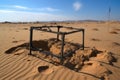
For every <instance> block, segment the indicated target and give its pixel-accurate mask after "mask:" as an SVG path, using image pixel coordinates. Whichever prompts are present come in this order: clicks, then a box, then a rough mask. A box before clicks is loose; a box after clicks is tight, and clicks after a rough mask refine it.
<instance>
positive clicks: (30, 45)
mask: <svg viewBox="0 0 120 80" xmlns="http://www.w3.org/2000/svg"><path fill="white" fill-rule="evenodd" d="M32 37H33V28H32V27H31V28H30V43H29V48H30V53H29V55H31V54H32V53H31V52H32Z"/></svg>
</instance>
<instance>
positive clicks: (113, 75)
mask: <svg viewBox="0 0 120 80" xmlns="http://www.w3.org/2000/svg"><path fill="white" fill-rule="evenodd" d="M68 23H69V24H68ZM41 25H63V26H68V27H76V28H84V29H85V51H81V50H77V51H76V52H75V53H76V54H77V55H73V57H72V58H71V60H70V61H72V62H73V63H79V62H80V61H78V62H74V59H76V60H77V59H78V57H81V56H82V58H81V59H82V60H83V61H84V58H83V56H85V59H86V58H87V59H88V60H86V61H84V62H82V63H79V64H81V65H83V64H84V67H82V68H81V69H79V71H78V72H76V71H75V70H72V69H71V68H69V67H67V66H65V65H64V66H62V65H55V64H52V63H49V62H47V61H49V60H48V59H46V58H44V59H40V58H39V55H38V57H34V56H31V55H28V53H29V48H27V47H29V45H28V43H29V29H30V26H41ZM116 33H117V34H116ZM81 36H82V35H81V33H75V34H71V35H68V36H67V37H66V41H68V42H73V43H79V44H81V42H82V41H81V38H82V37H81ZM49 38H56V35H54V34H51V33H46V32H40V31H34V40H35V41H37V40H44V39H49ZM36 45H37V44H36ZM41 45H42V44H41ZM55 46H56V45H55ZM55 46H51V47H52V49H51V51H53V50H54V49H55V48H54V47H55ZM43 47H45V45H44V46H43ZM94 48H95V49H97V51H100V52H99V53H100V54H96V55H92V56H93V57H91V54H90V53H92V49H94ZM53 52H54V51H53ZM58 52H59V50H58ZM85 53H86V54H85ZM40 56H41V55H40ZM43 57H46V56H43ZM78 67H79V66H78V65H76V66H75V68H78ZM119 76H120V23H119V22H111V23H109V25H108V23H107V22H59V23H56V24H53V23H36V24H34V23H27V24H10V23H6V24H2V23H0V80H99V79H103V80H104V79H105V80H119Z"/></svg>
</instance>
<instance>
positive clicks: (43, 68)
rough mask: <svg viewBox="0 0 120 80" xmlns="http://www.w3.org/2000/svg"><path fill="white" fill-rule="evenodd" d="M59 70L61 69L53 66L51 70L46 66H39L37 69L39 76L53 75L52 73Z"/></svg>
mask: <svg viewBox="0 0 120 80" xmlns="http://www.w3.org/2000/svg"><path fill="white" fill-rule="evenodd" d="M60 68H61V66H53V67H51V68H50V67H49V66H47V65H46V66H39V67H38V72H39V73H41V74H45V75H47V74H51V73H53V72H54V71H56V70H58V69H60Z"/></svg>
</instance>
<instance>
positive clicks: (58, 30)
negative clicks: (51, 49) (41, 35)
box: [57, 26, 60, 41]
mask: <svg viewBox="0 0 120 80" xmlns="http://www.w3.org/2000/svg"><path fill="white" fill-rule="evenodd" d="M57 28H58V33H59V32H60V27H59V26H58V27H57ZM58 33H57V41H58V40H59V34H58Z"/></svg>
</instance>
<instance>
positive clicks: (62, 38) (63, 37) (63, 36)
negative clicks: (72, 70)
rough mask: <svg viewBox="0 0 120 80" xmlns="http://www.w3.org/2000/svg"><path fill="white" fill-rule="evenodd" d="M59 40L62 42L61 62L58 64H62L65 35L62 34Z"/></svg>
mask: <svg viewBox="0 0 120 80" xmlns="http://www.w3.org/2000/svg"><path fill="white" fill-rule="evenodd" d="M61 40H62V45H61V61H60V63H61V64H63V58H64V45H65V42H64V41H65V34H62V37H61Z"/></svg>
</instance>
